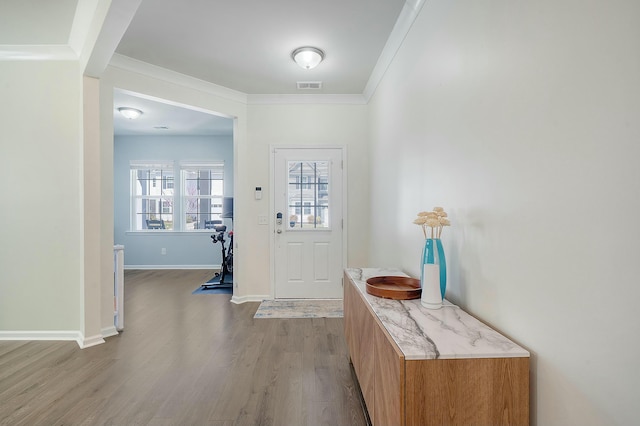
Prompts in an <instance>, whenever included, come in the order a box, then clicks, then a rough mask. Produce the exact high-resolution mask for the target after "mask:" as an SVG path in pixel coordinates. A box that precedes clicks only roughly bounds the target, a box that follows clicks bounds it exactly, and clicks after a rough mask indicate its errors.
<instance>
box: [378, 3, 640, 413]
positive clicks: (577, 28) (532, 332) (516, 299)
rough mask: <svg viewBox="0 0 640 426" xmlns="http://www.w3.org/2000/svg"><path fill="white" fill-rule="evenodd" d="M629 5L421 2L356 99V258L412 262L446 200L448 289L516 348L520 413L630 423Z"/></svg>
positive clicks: (633, 111)
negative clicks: (360, 100)
mask: <svg viewBox="0 0 640 426" xmlns="http://www.w3.org/2000/svg"><path fill="white" fill-rule="evenodd" d="M638 16H640V3H638V2H635V1H608V2H605V1H586V2H584V1H581V2H578V1H561V2H558V1H550V0H545V1H541V2H509V1H477V2H462V1H447V2H444V1H436V2H426V3H425V6H424V7H423V9H422V11H421V14H420V16H419V17H418V19H417V20H416V22H415V23H414V26H413V27H412V29H411V31H410V33H409V35H408V37H407V38H406V40H405V42H404V44H403V46H402V48H401V50H400V52H399V53H398V54H397V56H396V57H395V59H394V62H393V64H392V65H391V67H390V68H389V70H388V72H387V73H386V75H385V77H384V79H383V81H382V84H381V85H380V86H379V88H378V91H377V93H376V94H375V95H374V97H373V99H372V101H371V103H370V111H369V112H370V117H369V131H370V135H371V143H372V146H371V148H372V149H371V166H370V167H371V172H372V173H371V182H372V183H371V185H372V187H373V188H376V190H375V191H372V204H371V209H370V211H371V215H372V222H371V230H370V234H371V235H376V234H377V233H378V232H379V230H380V229H382V228H387V229H389V228H391V230H390V232H388V233H387V234H386V235H388V236H389V237H390V238H391V244H389V245H387V244H375V245H371V264H372V265H395V266H400V267H402V268H404V269H405V270H406V271H407V272H409V273H411V274H413V275H414V276H418V272H419V271H418V260H419V256H420V249H421V245H422V237H421V233H420V231H419V228H418V227H417V226H416V225H413V224H412V220H413V219H414V217H415V214H416V213H417V212H419V211H421V210H425V209H431V208H432V207H433V206H436V205H441V206H443V207H445V208H446V210H448V212H449V214H450V218H451V222H452V227H451V228H448V229H446V230H445V232H444V237H443V240H444V241H443V242H444V244H445V247H446V252H447V255H448V269H449V285H448V295H447V296H448V298H449V299H451V300H452V301H454V302H456V303H459V304H461V305H462V306H463V307H464V308H466V309H467V310H468V311H470V312H471V313H473V314H475V315H477V316H478V317H479V318H480V319H482V320H484V321H486V322H488V323H489V324H491V325H493V326H494V327H496V328H497V329H498V330H500V331H502V332H504V333H505V334H507V335H508V336H510V337H511V338H513V339H514V340H515V341H516V342H518V343H520V344H521V345H523V346H524V347H525V348H527V349H528V350H529V351H531V354H532V367H533V368H532V375H531V378H532V382H531V383H532V388H531V390H532V423H533V424H538V425H545V426H547V425H603V424H620V425H628V424H636V423H637V407H636V406H635V405H636V400H637V384H638V383H639V382H640V373H638V371H639V370H638V369H637V368H636V365H635V364H636V359H637V354H638V353H639V352H640V342H639V340H638V336H639V335H640V320H639V319H638V316H637V315H635V311H637V306H636V305H637V303H638V300H640V286H638V285H637V276H638V265H639V263H638V261H637V255H638V252H639V251H638V249H637V241H638V240H639V237H640V225H639V221H638V220H637V212H638V210H639V209H640V191H639V189H640V188H639V185H640V167H638V165H637V159H638V158H640V144H639V143H638V142H639V141H640V120H638V117H640V55H638V52H639V51H640V26H638V24H637V19H638ZM385 165H386V166H385Z"/></svg>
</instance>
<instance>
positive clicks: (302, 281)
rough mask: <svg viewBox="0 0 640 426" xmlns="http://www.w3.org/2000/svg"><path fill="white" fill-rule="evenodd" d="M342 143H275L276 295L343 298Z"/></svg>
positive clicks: (282, 296) (285, 297) (286, 297)
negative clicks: (305, 145)
mask: <svg viewBox="0 0 640 426" xmlns="http://www.w3.org/2000/svg"><path fill="white" fill-rule="evenodd" d="M342 154H343V150H342V149H341V148H274V150H273V171H274V173H273V176H274V180H275V182H274V185H273V188H274V203H273V205H274V210H275V211H274V212H273V215H274V219H275V226H274V229H273V231H274V244H273V245H274V280H275V283H274V296H275V298H276V299H288V298H295V299H307V298H308V299H333V298H342V274H343V268H344V265H343V250H344V248H343V246H342V245H343V239H342V233H343V222H342V214H343V212H342V208H343V206H342V204H343V202H342V196H343V192H342V191H343V188H342V181H343V170H342V164H343V162H342Z"/></svg>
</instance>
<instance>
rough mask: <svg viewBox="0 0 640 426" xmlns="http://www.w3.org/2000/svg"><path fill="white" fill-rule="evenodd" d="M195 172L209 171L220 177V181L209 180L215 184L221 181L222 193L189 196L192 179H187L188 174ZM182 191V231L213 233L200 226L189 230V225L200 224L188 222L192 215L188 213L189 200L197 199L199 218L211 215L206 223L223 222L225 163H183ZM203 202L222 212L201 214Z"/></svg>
mask: <svg viewBox="0 0 640 426" xmlns="http://www.w3.org/2000/svg"><path fill="white" fill-rule="evenodd" d="M193 171H197V172H198V173H201V172H203V171H208V172H213V174H215V175H219V176H220V179H214V178H213V177H210V178H209V179H208V180H209V181H210V182H214V181H220V187H221V191H220V193H219V194H218V193H215V194H214V193H211V194H207V195H202V194H196V195H193V194H187V192H188V190H187V183H188V181H190V180H191V179H187V173H188V172H193ZM179 173H180V191H181V195H180V208H181V213H180V226H181V230H182V231H183V232H189V233H192V232H196V233H197V232H211V229H207V228H205V227H204V226H202V227H200V226H195V227H194V228H193V229H190V228H189V223H196V224H198V223H200V221H195V222H187V216H188V215H189V214H190V212H189V211H187V206H186V203H187V200H189V199H197V200H198V202H197V203H196V205H197V206H198V211H197V212H196V215H197V216H200V215H203V214H205V215H206V214H208V215H210V216H209V218H205V219H204V221H206V220H223V219H222V217H221V215H222V206H223V203H224V197H225V191H224V183H225V164H224V161H206V162H193V161H190V162H182V163H180V171H179ZM213 189H214V186H213V184H212V185H211V192H213ZM201 200H209V201H208V205H209V206H210V208H211V209H214V208H218V207H219V209H220V211H219V212H218V213H217V214H216V213H215V212H213V211H209V212H201V211H200V206H201ZM213 215H216V218H215V219H214V218H213Z"/></svg>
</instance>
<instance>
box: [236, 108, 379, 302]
mask: <svg viewBox="0 0 640 426" xmlns="http://www.w3.org/2000/svg"><path fill="white" fill-rule="evenodd" d="M247 123H248V128H247V135H248V141H249V145H250V152H251V155H250V156H248V160H249V162H248V163H247V167H246V168H245V169H243V172H244V173H245V174H246V177H247V181H248V185H249V187H250V188H249V189H255V187H256V186H261V187H262V189H263V197H262V200H259V201H257V200H253V199H251V200H250V201H249V204H248V205H247V206H248V208H249V210H250V215H249V217H248V221H247V228H246V232H248V233H249V234H250V235H251V246H250V247H246V256H248V259H251V271H250V273H251V274H252V275H251V279H250V285H251V290H250V291H249V293H248V294H256V295H269V294H270V291H271V288H270V283H269V277H270V275H269V274H268V271H270V264H269V250H270V238H269V237H270V235H269V227H268V226H266V225H258V216H259V215H266V216H267V217H269V218H270V220H273V218H272V213H271V212H270V211H269V197H270V196H271V192H270V189H271V183H272V182H271V181H270V176H269V167H270V158H271V156H270V153H269V146H270V145H301V146H304V145H307V146H308V145H333V146H344V147H346V150H347V173H348V175H347V192H348V201H347V204H348V206H347V208H348V216H347V217H346V218H345V220H346V222H347V232H348V236H347V238H348V240H347V244H348V251H347V262H348V264H349V265H351V266H362V265H364V264H366V259H367V251H368V250H367V246H368V241H369V238H368V237H369V236H368V233H367V229H368V211H367V207H368V205H369V186H368V183H367V181H366V177H367V175H368V168H367V143H366V105H362V104H360V105H358V104H353V105H339V104H327V105H318V104H316V105H309V104H297V105H296V104H282V105H276V104H272V105H249V107H248V121H247Z"/></svg>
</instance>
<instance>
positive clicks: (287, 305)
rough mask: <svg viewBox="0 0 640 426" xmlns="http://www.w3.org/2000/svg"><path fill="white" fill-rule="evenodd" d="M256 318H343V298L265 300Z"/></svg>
mask: <svg viewBox="0 0 640 426" xmlns="http://www.w3.org/2000/svg"><path fill="white" fill-rule="evenodd" d="M253 317H254V318H342V317H343V312H342V299H278V300H263V301H262V303H260V306H259V307H258V310H257V311H256V314H255V315H254V316H253Z"/></svg>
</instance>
